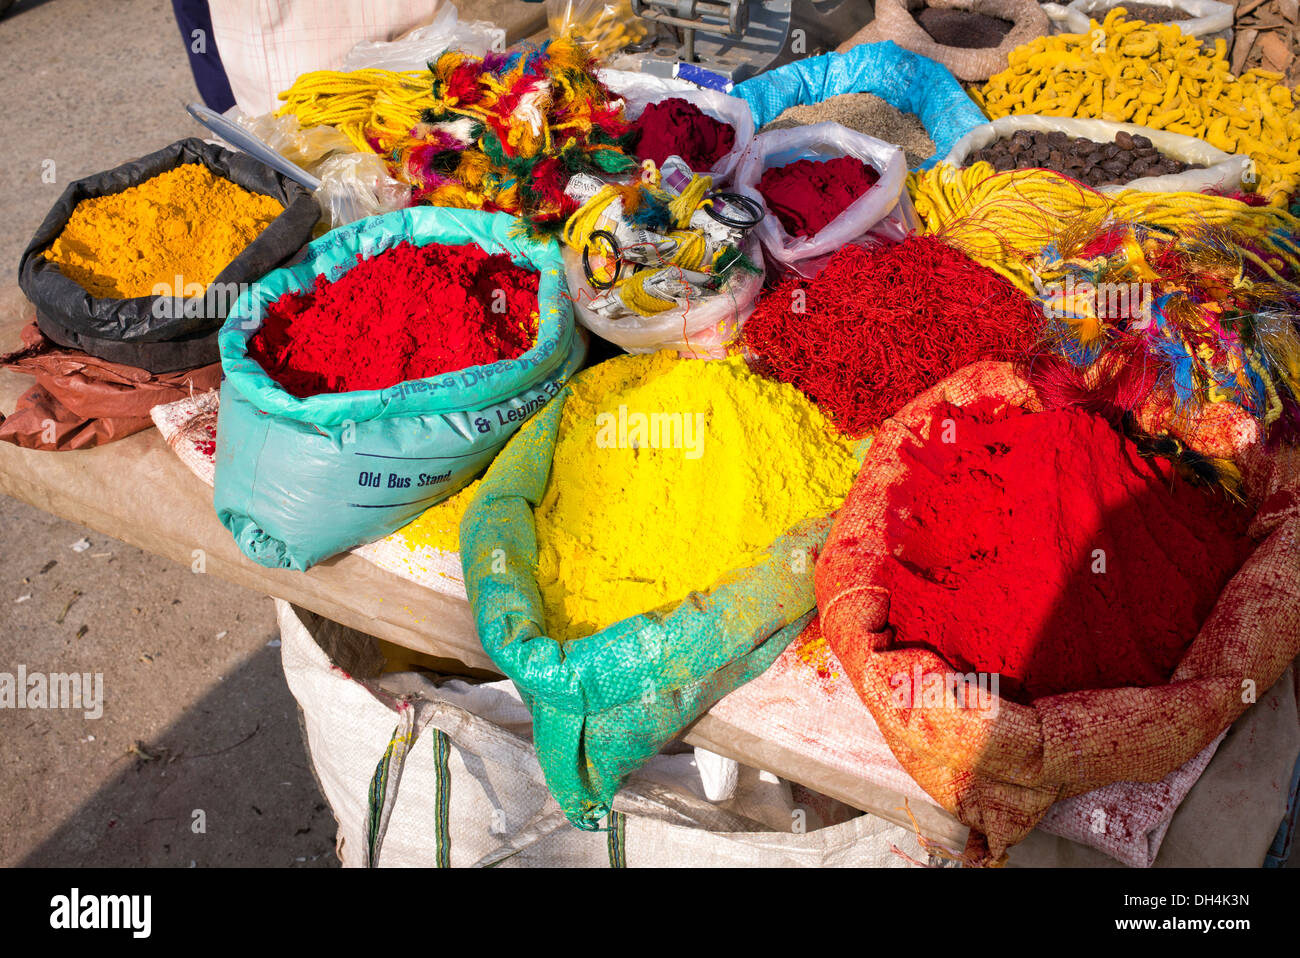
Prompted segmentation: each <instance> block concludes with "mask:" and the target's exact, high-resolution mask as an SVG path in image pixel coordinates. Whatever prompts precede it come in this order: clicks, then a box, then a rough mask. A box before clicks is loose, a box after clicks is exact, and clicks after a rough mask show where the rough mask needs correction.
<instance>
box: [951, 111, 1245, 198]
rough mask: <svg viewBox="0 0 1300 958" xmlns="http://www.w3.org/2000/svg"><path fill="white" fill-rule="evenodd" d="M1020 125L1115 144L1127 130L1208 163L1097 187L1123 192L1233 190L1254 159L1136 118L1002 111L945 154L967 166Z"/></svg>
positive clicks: (1169, 152)
mask: <svg viewBox="0 0 1300 958" xmlns="http://www.w3.org/2000/svg"><path fill="white" fill-rule="evenodd" d="M1017 130H1033V131H1037V132H1042V133H1053V132H1058V131H1059V132H1061V133H1066V134H1068V135H1070V136H1082V137H1086V138H1087V139H1089V140H1095V141H1096V142H1098V143H1111V142H1114V140H1115V134H1116V133H1119V132H1120V131H1121V130H1126V131H1128V132H1129V133H1132V134H1134V135H1139V134H1140V135H1142V136H1145V137H1146V138H1147V139H1148V140H1150V141H1151V144H1152V146H1154V147H1155V148H1156V149H1157V150H1159V151H1160V152H1161V153H1163V154H1165V155H1166V156H1169V157H1172V158H1173V159H1175V160H1179V161H1181V162H1183V163H1194V164H1197V165H1199V166H1203V167H1205V169H1201V170H1187V171H1186V172H1184V173H1174V174H1171V175H1169V176H1143V177H1140V178H1138V179H1136V180H1130V181H1129V182H1127V183H1123V184H1118V183H1117V184H1114V185H1110V186H1102V187H1099V188H1098V189H1099V191H1100V192H1102V193H1119V192H1121V191H1123V190H1142V191H1145V192H1148V193H1208V192H1211V191H1214V192H1232V191H1236V190H1241V189H1243V188H1244V185H1245V184H1244V180H1245V178H1246V175H1247V171H1248V170H1251V169H1253V164H1252V162H1251V158H1250V157H1249V156H1246V155H1244V154H1240V153H1238V154H1232V153H1225V152H1224V151H1223V150H1220V149H1219V148H1218V147H1214V146H1211V145H1210V144H1209V143H1206V142H1205V141H1204V140H1201V139H1198V138H1197V137H1194V136H1184V135H1183V134H1181V133H1170V132H1168V131H1167V130H1153V129H1151V128H1150V127H1146V126H1138V125H1137V124H1135V123H1112V122H1110V121H1109V120H1089V119H1081V118H1075V117H1064V116H1037V115H1033V114H1026V115H1024V116H1004V117H1000V118H999V119H996V120H994V121H992V122H991V123H985V124H983V125H982V126H977V127H975V129H973V130H971V131H970V132H969V133H967V134H966V135H965V136H963V137H962V138H961V139H960V140H958V141H957V143H956V145H954V146H953V148H952V152H950V153H949V154H948V155H947V157H945V158H944V162H945V163H949V164H951V165H952V166H965V165H966V160H967V158H968V157H969V156H970V155H971V154H972V153H974V152H975V151H976V150H980V149H983V148H984V147H986V146H988V145H989V144H990V143H993V142H994V141H995V140H1000V139H1003V138H1004V137H1008V136H1011V135H1012V134H1013V133H1015V132H1016V131H1017Z"/></svg>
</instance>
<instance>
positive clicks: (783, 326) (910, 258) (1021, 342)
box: [744, 236, 1042, 436]
mask: <svg viewBox="0 0 1300 958" xmlns="http://www.w3.org/2000/svg"><path fill="white" fill-rule="evenodd" d="M1041 322H1042V316H1041V314H1040V313H1039V311H1038V307H1037V306H1036V305H1035V304H1034V303H1033V302H1032V301H1031V300H1030V299H1029V298H1028V297H1027V296H1025V294H1024V293H1022V292H1020V290H1018V289H1016V288H1015V287H1014V286H1012V285H1011V284H1010V283H1008V282H1007V281H1006V280H1005V279H1003V278H1002V277H1001V276H999V275H997V274H996V273H994V272H993V271H992V270H990V269H987V268H985V267H983V266H980V265H979V264H978V263H976V262H975V261H974V260H972V259H970V258H969V257H967V256H966V255H965V254H964V253H961V252H959V251H958V250H956V249H954V248H953V247H951V246H949V245H948V244H947V243H945V242H943V241H942V240H940V239H937V238H935V237H933V236H909V237H907V238H906V239H904V240H903V242H901V243H899V244H897V245H894V246H877V247H874V248H872V249H864V248H862V247H860V246H845V247H844V248H842V249H840V250H839V251H838V252H836V253H835V254H834V255H833V256H832V257H831V258H830V259H829V260H828V262H827V264H826V267H825V268H824V269H823V270H822V272H821V274H820V275H818V276H817V278H816V279H812V280H807V279H803V278H801V277H799V276H796V275H793V274H791V275H790V276H787V277H786V278H785V279H784V280H783V281H782V282H781V283H780V284H778V285H777V286H776V287H775V288H774V289H772V290H771V291H769V292H768V293H767V294H766V295H764V297H763V298H762V299H761V300H760V301H759V304H758V307H757V308H756V309H755V310H754V314H753V315H752V316H750V318H749V320H748V321H747V322H746V323H745V326H744V343H745V346H746V347H747V348H748V349H749V351H750V352H752V353H754V354H756V356H757V357H758V361H757V362H756V363H755V365H756V367H757V368H758V369H760V370H761V371H762V372H764V373H766V374H768V375H771V376H774V377H775V378H777V379H780V380H781V381H782V382H787V383H791V384H792V385H794V386H797V387H798V388H799V389H801V390H803V391H804V392H805V393H806V394H807V395H808V396H809V397H810V398H811V399H812V400H813V401H814V402H816V403H817V404H818V405H819V406H820V407H821V408H822V409H823V410H824V411H825V412H826V413H827V414H828V415H830V417H831V418H832V419H833V420H834V422H835V424H836V426H838V427H839V429H840V430H841V431H842V432H844V433H846V434H848V435H851V436H860V435H863V434H864V433H867V432H869V431H870V430H872V429H874V428H875V427H876V426H878V425H880V423H881V422H882V421H883V420H885V419H887V418H888V417H889V416H891V415H892V414H893V413H895V412H897V411H898V410H899V409H901V408H902V407H903V406H904V405H906V404H907V402H908V401H909V400H911V399H913V398H914V397H915V396H917V395H918V394H920V393H922V392H924V391H925V390H926V389H928V388H930V387H931V386H933V385H934V384H935V383H937V382H939V380H941V379H944V378H946V377H947V376H950V375H951V374H952V373H954V372H956V371H957V370H958V369H960V368H961V367H963V366H966V365H968V364H970V363H973V362H975V361H976V360H979V359H1013V358H1016V357H1018V356H1019V355H1020V354H1022V353H1023V352H1024V351H1026V350H1027V349H1029V347H1030V346H1032V345H1033V343H1034V342H1035V340H1036V338H1037V335H1038V332H1039V327H1040V324H1041Z"/></svg>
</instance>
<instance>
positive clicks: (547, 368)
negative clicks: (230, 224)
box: [213, 207, 586, 569]
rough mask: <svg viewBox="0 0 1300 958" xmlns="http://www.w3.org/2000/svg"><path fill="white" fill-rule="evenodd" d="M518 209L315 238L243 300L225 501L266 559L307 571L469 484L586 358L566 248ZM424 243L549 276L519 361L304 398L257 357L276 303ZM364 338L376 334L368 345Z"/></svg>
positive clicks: (368, 226)
mask: <svg viewBox="0 0 1300 958" xmlns="http://www.w3.org/2000/svg"><path fill="white" fill-rule="evenodd" d="M518 226H519V221H518V220H516V219H515V218H514V217H511V216H507V215H505V214H504V213H482V212H478V211H474V210H453V209H438V208H433V207H420V208H416V209H407V210H399V211H397V212H394V213H388V214H385V215H384V216H377V217H372V218H370V219H366V220H360V221H358V222H356V223H353V224H350V225H349V226H345V227H342V228H340V229H336V230H333V231H332V232H330V233H327V234H326V235H325V236H323V237H322V238H321V239H319V240H317V241H316V242H314V243H312V244H311V245H309V246H308V247H307V251H306V256H305V258H304V259H303V261H302V262H300V263H297V264H295V265H294V266H291V267H288V268H286V269H282V270H277V271H275V272H274V273H271V274H270V275H268V276H267V277H265V278H264V279H263V280H262V281H261V282H260V283H258V284H256V285H255V286H254V287H253V288H252V289H250V290H249V291H248V292H247V293H245V294H244V295H243V296H241V297H240V298H239V300H238V301H237V302H236V303H235V306H234V308H233V309H232V310H231V313H230V316H229V317H228V319H227V320H226V325H225V326H224V327H223V328H222V330H221V335H220V337H219V342H220V345H221V362H222V367H223V369H224V371H225V375H226V379H225V381H224V382H223V383H222V386H221V413H220V425H219V428H218V430H217V473H216V487H215V491H214V496H213V504H214V505H215V506H216V510H217V516H218V518H220V520H221V522H222V524H223V525H225V527H226V528H227V529H229V530H230V531H231V533H232V534H233V535H234V536H235V541H236V542H237V543H238V544H239V548H240V549H241V550H242V551H243V552H244V554H245V555H247V556H248V557H249V558H250V559H252V560H253V561H254V562H257V563H259V564H261V565H264V566H270V567H272V568H275V567H288V568H292V569H306V568H308V567H309V566H311V565H314V564H315V563H317V562H320V561H321V560H323V559H326V558H328V557H330V556H332V555H335V554H337V553H339V552H343V551H344V550H346V549H350V548H352V547H353V546H356V545H360V544H361V543H363V542H370V541H372V540H374V539H378V538H381V537H382V536H386V535H388V534H389V533H390V532H393V531H394V530H395V529H397V528H399V527H400V526H402V525H404V524H405V523H407V522H409V521H410V520H411V519H414V518H415V517H416V516H417V515H419V514H420V513H421V512H422V511H424V510H425V509H426V508H428V507H429V506H431V505H433V504H434V503H437V502H440V501H442V500H443V499H445V498H447V497H448V496H450V495H452V494H453V493H455V492H457V491H458V490H459V489H461V488H462V487H464V486H465V485H466V484H468V483H469V482H470V481H471V480H472V479H473V478H474V477H475V476H476V475H478V474H479V473H480V472H482V470H483V469H484V468H485V467H486V466H487V464H488V463H489V462H491V460H492V457H493V456H494V455H495V454H496V452H497V450H499V449H500V448H501V447H502V446H503V445H504V444H505V442H506V440H508V439H509V438H510V436H511V435H513V434H514V432H515V430H517V429H518V428H519V426H520V424H521V423H522V422H524V420H526V419H527V418H528V417H529V416H530V415H532V414H533V413H535V412H536V411H537V410H538V409H540V408H542V407H544V406H545V405H546V404H547V403H548V402H549V401H550V400H551V399H552V398H553V397H554V396H555V395H556V394H557V393H558V392H559V391H560V387H561V386H562V385H563V384H564V383H565V381H566V380H567V379H568V377H569V376H570V375H571V374H572V373H573V371H574V370H575V369H577V368H578V366H580V365H581V363H582V360H583V359H584V357H585V356H586V341H585V339H584V336H583V334H581V333H579V332H577V331H575V327H574V323H573V310H572V308H571V307H570V304H569V300H568V298H567V297H566V296H565V295H564V279H563V273H562V270H563V264H562V263H561V261H560V250H559V246H558V245H557V244H556V243H555V242H554V241H551V242H547V243H541V242H537V241H534V240H529V239H526V238H524V237H521V236H518V235H516V234H517V233H518ZM408 240H409V241H410V242H412V243H415V244H416V245H420V246H424V245H427V244H429V243H446V244H450V245H458V244H466V243H473V244H477V245H478V246H481V247H482V248H483V249H485V250H487V251H488V252H490V253H505V254H508V255H509V256H510V257H511V258H512V259H513V260H514V261H515V263H517V264H519V265H521V266H524V267H527V268H530V269H534V270H537V271H538V272H539V273H540V274H541V282H540V284H539V289H538V312H539V315H540V320H539V328H538V337H537V343H536V345H534V346H533V348H532V349H530V350H529V351H528V352H526V353H524V355H522V356H520V357H519V358H518V359H511V360H502V361H501V362H498V363H494V364H492V365H490V366H472V367H469V368H468V369H465V370H461V371H459V372H455V373H447V374H444V375H441V376H434V377H431V378H428V379H417V380H412V381H410V382H406V383H398V384H394V386H393V387H391V388H389V389H382V390H361V391H355V392H347V393H328V394H323V395H319V396H312V397H309V398H307V399H298V398H297V397H295V396H292V395H290V394H289V393H288V392H286V391H285V390H284V389H283V388H281V387H280V386H279V384H277V383H276V382H275V381H274V380H273V379H271V377H270V376H268V375H267V374H266V373H265V372H264V371H263V370H262V367H261V366H259V365H258V363H257V362H256V360H254V359H253V358H252V357H251V356H249V355H248V340H249V338H250V337H251V336H252V335H253V334H254V333H256V332H257V330H258V329H259V328H260V327H261V324H262V317H263V312H264V310H265V309H266V306H267V305H268V304H269V303H272V302H274V301H275V300H277V299H278V298H279V297H280V296H282V295H284V294H285V293H287V292H293V291H300V290H303V289H305V288H308V287H310V286H311V284H312V283H313V281H314V280H315V278H316V277H317V276H318V275H326V276H329V277H331V278H336V277H337V276H339V275H341V274H342V273H344V272H346V271H347V270H348V269H350V268H352V266H354V265H356V261H357V256H358V254H360V255H362V256H364V257H367V258H369V257H371V256H374V255H375V254H377V253H380V252H383V251H384V250H386V249H388V248H390V247H392V246H395V245H397V244H398V243H401V242H403V241H408ZM362 345H364V344H362Z"/></svg>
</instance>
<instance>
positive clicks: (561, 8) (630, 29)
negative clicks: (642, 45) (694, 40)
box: [546, 0, 650, 59]
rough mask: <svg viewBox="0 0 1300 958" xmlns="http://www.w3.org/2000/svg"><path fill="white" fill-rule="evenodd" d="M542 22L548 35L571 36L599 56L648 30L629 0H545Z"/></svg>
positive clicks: (612, 52)
mask: <svg viewBox="0 0 1300 958" xmlns="http://www.w3.org/2000/svg"><path fill="white" fill-rule="evenodd" d="M546 23H547V25H548V26H549V27H550V30H551V36H552V37H557V38H558V37H565V36H567V37H572V38H574V39H576V40H578V41H580V42H582V44H583V45H584V46H586V47H587V48H588V49H589V50H590V51H591V54H592V56H595V57H598V58H601V59H604V58H606V57H609V56H611V55H612V54H615V53H617V52H618V51H619V50H622V49H623V48H624V47H626V46H629V45H631V44H633V43H639V42H640V41H641V40H643V39H644V38H645V36H646V34H647V33H649V32H650V31H649V27H648V25H647V24H646V22H645V21H644V20H642V19H641V18H640V17H638V16H636V14H634V13H633V12H632V4H631V2H630V0H546Z"/></svg>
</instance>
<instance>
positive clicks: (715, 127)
mask: <svg viewBox="0 0 1300 958" xmlns="http://www.w3.org/2000/svg"><path fill="white" fill-rule="evenodd" d="M632 127H633V129H634V130H636V131H637V139H636V141H635V142H636V155H637V156H638V157H640V158H641V159H643V160H654V162H655V166H663V165H664V160H666V159H668V157H670V156H680V157H681V158H682V159H683V160H685V161H686V165H687V166H689V167H690V168H691V169H692V170H695V171H696V172H697V173H703V172H707V171H708V170H710V169H712V167H713V164H714V163H716V162H718V160H720V159H722V158H723V157H724V156H726V155H727V153H729V152H730V151H731V148H732V147H733V146H735V144H736V131H735V130H734V129H732V127H731V124H730V123H723V122H722V121H721V120H715V119H714V118H713V117H711V116H709V115H708V114H707V113H705V112H704V111H703V110H701V109H700V108H699V107H698V106H696V105H695V104H694V103H689V102H687V101H686V100H683V99H680V98H678V97H673V98H671V99H668V100H660V101H659V102H658V103H651V104H650V105H649V106H647V107H646V108H645V112H644V113H642V114H641V115H640V116H639V117H637V119H636V122H635V123H633V124H632Z"/></svg>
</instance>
